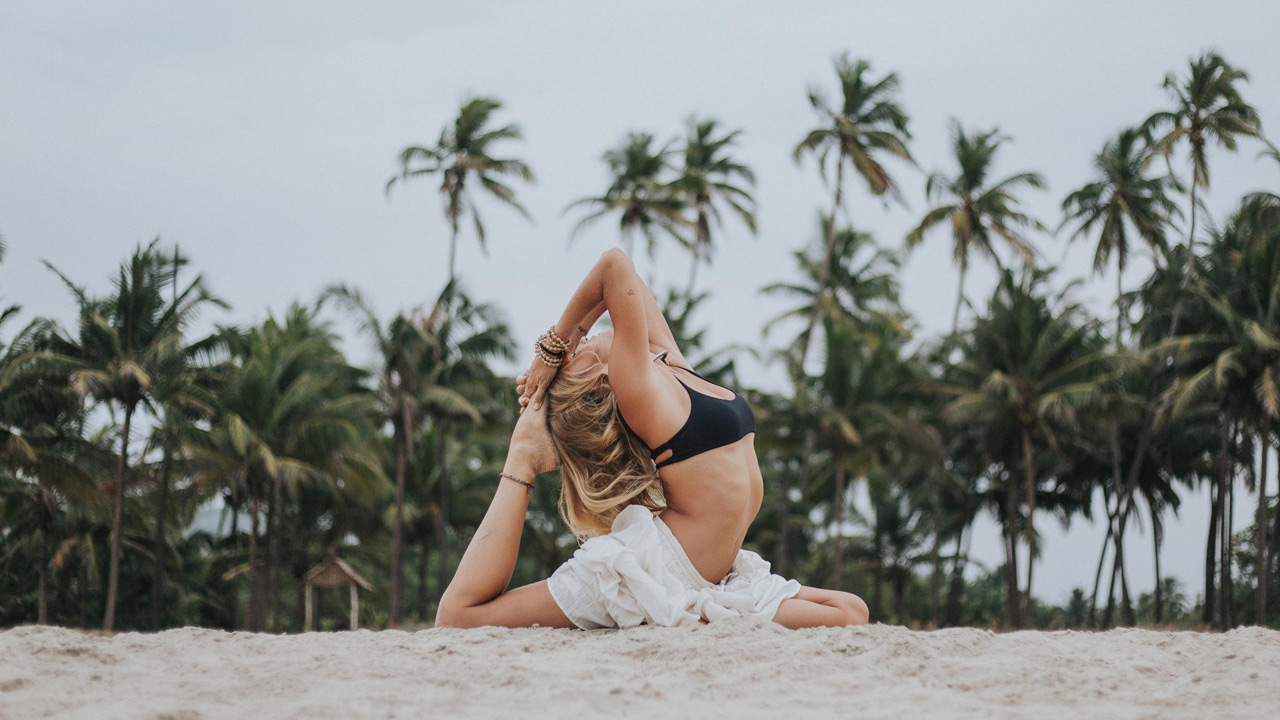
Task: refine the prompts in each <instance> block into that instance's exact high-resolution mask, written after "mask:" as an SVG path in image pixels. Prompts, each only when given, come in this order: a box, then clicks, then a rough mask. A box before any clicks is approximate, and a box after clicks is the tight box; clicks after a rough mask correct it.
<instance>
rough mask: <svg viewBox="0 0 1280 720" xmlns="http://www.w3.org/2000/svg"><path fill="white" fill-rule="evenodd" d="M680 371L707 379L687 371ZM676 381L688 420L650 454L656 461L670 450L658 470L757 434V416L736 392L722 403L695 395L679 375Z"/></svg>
mask: <svg viewBox="0 0 1280 720" xmlns="http://www.w3.org/2000/svg"><path fill="white" fill-rule="evenodd" d="M665 354H666V353H665V352H663V353H661V354H659V355H658V357H657V358H655V359H661V357H662V356H663V355H665ZM668 367H673V368H674V367H675V366H668ZM679 369H680V370H684V371H685V372H688V373H692V374H693V375H695V376H697V377H698V378H701V379H703V380H706V378H704V377H702V376H701V375H698V373H696V372H693V371H692V370H689V369H688V368H679ZM676 382H679V383H680V384H681V385H683V386H684V390H685V392H687V393H689V419H688V420H685V421H684V426H683V427H681V428H680V429H679V430H677V431H676V434H675V435H672V436H671V439H670V440H668V441H666V442H664V443H662V444H661V445H659V446H658V447H656V448H652V449H651V450H650V451H649V452H650V457H652V458H654V459H655V460H656V459H657V458H658V456H659V455H661V454H662V453H664V452H666V451H668V450H670V451H671V456H670V457H668V458H667V459H665V460H663V461H662V462H660V463H658V467H665V466H667V465H671V464H673V463H678V462H680V461H682V460H688V459H689V458H691V457H693V456H695V455H701V454H702V453H704V452H706V451H708V450H714V449H716V448H718V447H723V446H725V445H729V444H732V443H735V442H737V441H739V440H741V439H742V438H744V437H746V436H747V434H748V433H753V432H755V431H756V416H755V414H753V413H752V412H751V405H750V404H749V403H748V402H747V399H746V398H744V397H742V396H741V395H739V394H738V393H736V392H735V393H733V399H732V400H725V399H724V398H719V397H715V396H713V395H706V394H703V393H700V392H694V391H693V389H692V388H690V387H689V386H688V385H685V383H684V381H683V380H681V379H680V378H679V376H677V377H676ZM707 382H710V381H709V380H708V381H707Z"/></svg>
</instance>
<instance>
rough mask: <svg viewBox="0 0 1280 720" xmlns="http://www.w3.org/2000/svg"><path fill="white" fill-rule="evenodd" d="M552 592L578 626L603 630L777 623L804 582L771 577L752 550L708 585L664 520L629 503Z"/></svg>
mask: <svg viewBox="0 0 1280 720" xmlns="http://www.w3.org/2000/svg"><path fill="white" fill-rule="evenodd" d="M547 588H548V589H549V590H550V591H551V597H552V598H554V599H555V601H556V604H557V605H559V606H560V609H561V610H563V611H564V614H565V615H567V616H568V617H569V619H570V620H572V621H573V623H574V624H575V625H577V626H578V627H580V628H582V629H583V630H595V629H597V628H625V627H635V626H636V625H640V624H642V623H648V624H650V625H666V626H673V625H688V624H691V623H697V622H698V621H699V620H707V621H708V622H713V621H715V620H720V619H723V618H730V617H741V616H748V617H759V618H761V619H763V620H772V619H773V616H774V615H775V614H776V613H777V612H778V606H779V605H781V604H782V601H783V600H786V599H787V598H791V597H795V596H796V594H798V593H799V592H800V583H799V582H798V581H796V580H788V579H786V578H784V577H782V576H781V575H774V574H772V573H770V572H769V563H768V562H767V561H765V560H764V558H762V557H760V555H759V554H757V553H754V552H752V551H750V550H738V557H737V558H736V559H735V560H734V561H733V568H732V569H731V570H730V571H729V574H728V575H726V576H725V577H724V579H723V580H721V581H720V582H719V583H713V582H708V581H707V579H706V578H704V577H702V575H701V574H699V573H698V571H697V569H695V568H694V567H693V563H692V562H690V561H689V556H688V555H686V554H685V552H684V548H682V547H681V546H680V542H679V541H678V540H676V537H675V536H674V535H672V534H671V530H670V528H668V527H667V524H666V523H665V522H663V521H662V519H661V518H659V517H656V516H654V514H653V513H652V512H650V511H649V509H648V508H646V507H644V506H643V505H628V506H627V507H626V508H624V509H623V511H622V512H620V513H618V516H617V517H616V518H614V520H613V527H612V528H611V530H610V532H609V534H607V535H599V536H597V537H593V538H590V539H588V540H587V541H586V542H584V543H583V544H582V547H580V548H578V550H577V552H575V553H574V554H573V557H572V558H570V559H569V560H568V561H567V562H565V564H563V565H561V566H560V567H559V568H558V569H557V570H556V571H555V573H553V574H552V575H551V577H550V578H548V579H547Z"/></svg>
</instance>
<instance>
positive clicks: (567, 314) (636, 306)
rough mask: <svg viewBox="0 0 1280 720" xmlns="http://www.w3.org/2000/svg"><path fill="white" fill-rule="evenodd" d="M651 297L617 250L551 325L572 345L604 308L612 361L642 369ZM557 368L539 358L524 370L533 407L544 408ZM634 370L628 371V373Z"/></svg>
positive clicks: (646, 351)
mask: <svg viewBox="0 0 1280 720" xmlns="http://www.w3.org/2000/svg"><path fill="white" fill-rule="evenodd" d="M646 297H647V298H649V299H650V301H652V295H651V294H650V293H649V291H648V289H647V288H646V287H645V286H644V282H643V281H641V280H640V276H639V275H637V274H636V270H635V266H634V265H633V264H632V263H631V258H630V257H627V254H626V253H624V252H622V251H621V250H619V249H617V248H614V249H612V250H609V251H607V252H605V253H604V254H603V255H601V256H600V260H598V261H597V262H596V264H595V266H594V267H592V268H591V271H590V272H588V273H587V276H586V277H585V278H583V280H582V283H581V284H580V285H578V289H577V290H575V291H574V293H573V296H572V297H570V298H569V304H568V305H567V306H566V307H565V309H564V313H563V314H561V316H560V320H559V321H558V322H557V323H556V324H555V325H554V326H553V329H554V330H555V333H556V334H557V335H558V336H560V337H562V338H568V340H569V343H570V346H571V347H573V346H574V345H575V344H576V342H575V340H576V339H578V338H581V331H580V330H579V329H578V328H579V326H582V327H586V326H585V324H584V323H585V322H588V321H589V322H591V323H594V322H595V321H596V320H597V319H599V317H600V315H601V314H602V313H603V312H606V311H607V312H608V313H609V318H610V319H611V320H612V321H613V353H612V357H611V359H610V363H611V364H612V365H614V366H615V367H618V363H621V367H623V368H624V369H632V368H631V367H630V366H635V367H639V366H642V364H643V363H647V362H648V359H649V331H648V320H647V317H646V315H647V313H646V307H645V298H646ZM557 370H558V368H554V367H551V366H549V365H546V364H545V363H543V362H542V361H541V360H538V359H537V358H535V359H534V361H533V364H532V365H530V367H529V370H528V371H527V372H526V373H525V392H526V393H528V394H530V395H531V397H530V402H529V405H530V406H531V407H535V408H537V407H540V406H541V404H542V399H543V396H544V395H545V394H546V391H547V388H548V387H549V386H550V385H551V381H552V380H553V379H554V378H555V375H556V372H557ZM630 375H631V374H630V373H628V376H630Z"/></svg>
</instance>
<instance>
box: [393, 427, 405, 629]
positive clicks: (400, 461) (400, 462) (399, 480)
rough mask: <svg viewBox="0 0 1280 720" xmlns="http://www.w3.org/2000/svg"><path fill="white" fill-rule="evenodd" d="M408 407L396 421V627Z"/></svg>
mask: <svg viewBox="0 0 1280 720" xmlns="http://www.w3.org/2000/svg"><path fill="white" fill-rule="evenodd" d="M408 414H409V413H408V409H407V407H406V408H404V412H403V413H402V417H401V419H400V422H398V423H396V426H395V430H394V433H393V434H394V437H393V441H394V442H395V446H396V515H395V524H394V526H393V527H392V530H391V619H390V624H391V626H392V627H395V626H397V625H399V624H400V602H401V597H402V595H403V589H402V588H401V579H402V576H403V573H402V572H401V564H402V562H403V560H404V476H405V470H406V461H407V458H406V454H407V451H406V450H405V435H406V434H407V431H408V426H407V425H406V420H407V419H408V417H407V416H408Z"/></svg>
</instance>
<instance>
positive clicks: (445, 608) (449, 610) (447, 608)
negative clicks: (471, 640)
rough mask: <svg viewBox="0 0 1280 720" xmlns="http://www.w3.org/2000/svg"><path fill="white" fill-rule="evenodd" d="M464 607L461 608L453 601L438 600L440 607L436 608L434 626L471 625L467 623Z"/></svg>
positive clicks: (463, 626)
mask: <svg viewBox="0 0 1280 720" xmlns="http://www.w3.org/2000/svg"><path fill="white" fill-rule="evenodd" d="M465 610H466V608H461V607H458V606H457V605H455V604H454V603H451V602H448V601H446V600H441V601H440V607H439V608H438V609H437V610H436V627H440V628H466V627H471V626H470V625H469V624H468V623H467V614H466V612H465Z"/></svg>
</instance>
